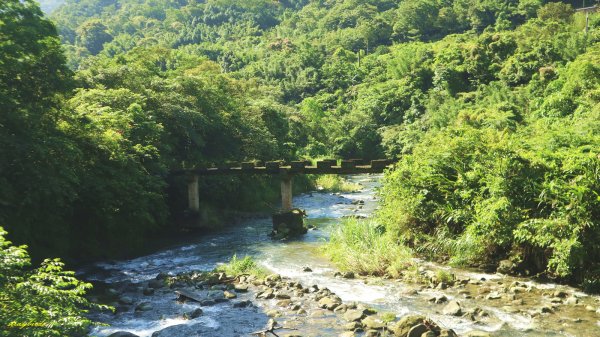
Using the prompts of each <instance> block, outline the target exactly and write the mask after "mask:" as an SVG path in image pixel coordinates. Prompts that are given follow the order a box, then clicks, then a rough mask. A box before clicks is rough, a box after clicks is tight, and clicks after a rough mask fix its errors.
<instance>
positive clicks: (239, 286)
mask: <svg viewBox="0 0 600 337" xmlns="http://www.w3.org/2000/svg"><path fill="white" fill-rule="evenodd" d="M233 290H235V292H236V293H246V292H248V285H246V284H236V285H234V286H233Z"/></svg>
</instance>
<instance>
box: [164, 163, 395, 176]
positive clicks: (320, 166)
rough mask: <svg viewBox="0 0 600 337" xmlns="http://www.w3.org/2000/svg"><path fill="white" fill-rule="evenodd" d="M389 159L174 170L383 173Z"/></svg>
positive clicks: (204, 173) (210, 173) (195, 172)
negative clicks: (367, 162) (365, 162)
mask: <svg viewBox="0 0 600 337" xmlns="http://www.w3.org/2000/svg"><path fill="white" fill-rule="evenodd" d="M390 165H391V161H389V160H385V159H382V160H372V161H371V162H370V163H369V164H364V162H362V161H360V160H342V161H341V162H340V163H338V162H337V161H335V160H323V161H318V162H317V164H316V165H312V163H309V162H305V161H294V162H291V163H290V164H283V163H282V162H267V163H266V164H264V165H263V164H261V163H258V164H257V163H254V162H246V163H242V164H241V165H238V166H230V167H212V168H195V169H188V170H180V171H177V172H174V173H176V174H192V175H198V176H213V175H227V174H238V175H253V174H267V175H268V174H270V175H291V174H363V173H383V171H384V170H385V169H386V168H388V167H390Z"/></svg>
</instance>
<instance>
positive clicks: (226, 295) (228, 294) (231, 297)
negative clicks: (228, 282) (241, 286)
mask: <svg viewBox="0 0 600 337" xmlns="http://www.w3.org/2000/svg"><path fill="white" fill-rule="evenodd" d="M223 296H224V297H225V298H226V299H228V300H231V299H234V298H236V297H237V295H236V294H235V293H232V292H229V291H227V290H225V291H224V292H223Z"/></svg>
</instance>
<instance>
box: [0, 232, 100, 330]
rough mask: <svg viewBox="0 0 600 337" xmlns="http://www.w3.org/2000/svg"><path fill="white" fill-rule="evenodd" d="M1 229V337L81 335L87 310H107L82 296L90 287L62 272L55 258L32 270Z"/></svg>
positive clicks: (19, 248) (21, 248)
mask: <svg viewBox="0 0 600 337" xmlns="http://www.w3.org/2000/svg"><path fill="white" fill-rule="evenodd" d="M5 235H6V232H5V231H4V230H3V229H2V228H1V227H0V311H1V312H2V315H0V326H2V327H3V328H2V330H0V336H39V337H42V336H57V337H58V336H83V335H85V333H87V330H88V327H89V326H90V325H91V324H92V322H91V321H90V320H89V319H88V318H86V317H85V314H86V313H87V312H88V309H90V308H97V309H107V307H104V306H98V305H95V304H92V303H90V302H88V301H87V300H86V299H85V298H84V297H83V295H85V293H86V291H87V290H89V289H90V288H91V287H92V285H91V284H89V283H84V282H81V281H79V280H77V279H76V278H75V277H74V275H75V273H74V272H70V271H65V270H64V269H63V267H64V264H63V263H62V262H60V260H58V259H46V260H44V261H43V262H42V263H41V265H40V266H39V267H37V268H31V262H30V258H29V254H28V253H27V250H26V248H27V247H26V246H13V245H12V244H11V242H10V241H7V240H6V238H5Z"/></svg>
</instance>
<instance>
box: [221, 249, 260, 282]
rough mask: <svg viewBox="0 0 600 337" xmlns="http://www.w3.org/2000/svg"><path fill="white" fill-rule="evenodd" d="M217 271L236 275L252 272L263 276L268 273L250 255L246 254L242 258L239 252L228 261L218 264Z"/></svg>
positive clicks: (251, 273)
mask: <svg viewBox="0 0 600 337" xmlns="http://www.w3.org/2000/svg"><path fill="white" fill-rule="evenodd" d="M216 271H219V272H223V273H225V274H227V275H235V276H237V275H242V274H250V275H255V276H258V277H261V276H264V275H266V274H267V273H266V271H265V270H264V269H262V268H261V267H259V266H258V265H257V264H256V262H254V260H253V259H252V258H251V257H250V256H244V258H242V259H240V258H238V257H237V254H234V255H233V257H232V258H231V260H229V262H228V263H226V264H222V265H220V266H218V267H217V268H216Z"/></svg>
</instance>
